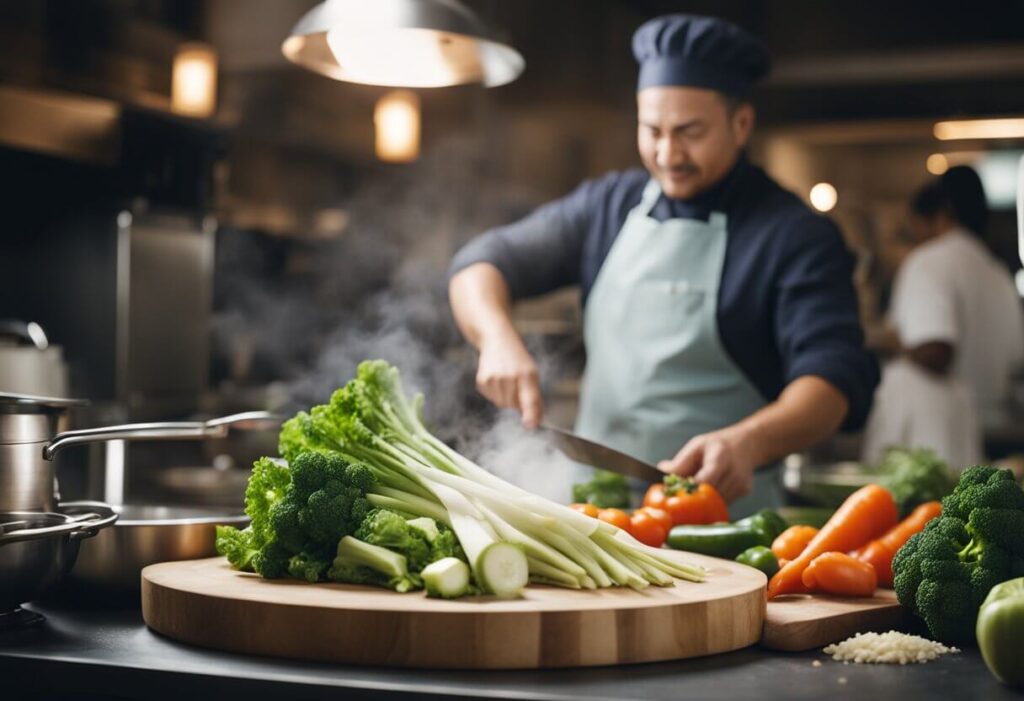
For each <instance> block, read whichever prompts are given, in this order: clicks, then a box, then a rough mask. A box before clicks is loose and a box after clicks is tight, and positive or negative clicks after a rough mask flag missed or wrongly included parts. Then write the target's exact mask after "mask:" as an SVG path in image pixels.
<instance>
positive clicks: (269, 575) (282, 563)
mask: <svg viewBox="0 0 1024 701" xmlns="http://www.w3.org/2000/svg"><path fill="white" fill-rule="evenodd" d="M291 555H292V553H291V552H289V550H288V549H287V548H285V547H284V546H283V545H281V543H279V542H278V541H276V540H272V541H270V542H269V543H267V544H266V545H264V546H263V547H262V548H260V551H259V552H258V553H256V554H255V555H254V556H253V558H252V569H253V571H254V572H255V573H256V574H258V575H259V576H261V577H263V578H265V579H277V578H278V577H283V576H285V575H286V574H287V573H288V558H290V557H291Z"/></svg>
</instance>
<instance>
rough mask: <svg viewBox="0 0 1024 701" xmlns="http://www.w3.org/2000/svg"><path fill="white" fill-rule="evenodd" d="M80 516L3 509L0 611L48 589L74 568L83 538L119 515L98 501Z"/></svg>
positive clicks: (92, 534) (0, 531) (30, 598)
mask: <svg viewBox="0 0 1024 701" xmlns="http://www.w3.org/2000/svg"><path fill="white" fill-rule="evenodd" d="M82 517H83V518H80V519H76V518H75V517H73V516H70V515H66V514H60V513H37V512H26V511H20V512H19V511H13V512H0V524H5V525H3V526H0V573H2V576H0V612H3V611H8V610H11V609H13V608H15V607H16V606H18V604H21V603H24V602H26V601H31V600H33V599H36V598H38V597H39V596H40V595H42V594H44V593H45V592H46V591H47V590H48V589H50V588H51V587H52V586H53V585H54V584H56V583H57V582H58V581H59V580H60V579H62V578H63V577H64V576H66V575H67V573H68V572H69V571H70V570H71V568H72V566H73V565H74V564H75V558H76V556H77V555H78V551H79V543H80V541H81V540H82V539H84V538H89V537H92V536H94V535H95V534H96V533H97V532H99V531H100V529H102V528H104V527H106V526H109V525H110V524H111V523H113V522H114V521H116V520H117V514H114V513H113V512H112V511H111V510H110V509H109V508H108V507H107V506H106V505H105V504H98V503H96V504H92V505H91V507H90V509H89V511H88V512H87V513H86V514H82ZM12 526H13V528H11V527H12Z"/></svg>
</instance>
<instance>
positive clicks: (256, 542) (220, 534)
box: [216, 458, 292, 577]
mask: <svg viewBox="0 0 1024 701" xmlns="http://www.w3.org/2000/svg"><path fill="white" fill-rule="evenodd" d="M291 479H292V477H291V472H290V471H289V470H288V468H287V467H284V466H282V465H279V464H278V463H276V462H274V461H273V460H271V459H270V458H260V459H259V460H257V461H256V462H255V463H254V464H253V466H252V474H251V475H249V484H248V485H247V486H246V489H245V513H246V514H247V515H248V516H249V525H248V526H247V527H246V528H245V529H243V530H238V529H237V528H234V527H232V526H218V527H217V539H216V548H217V552H218V553H220V554H221V555H224V556H226V557H227V558H228V562H230V563H231V565H232V566H233V567H236V568H238V569H240V570H245V571H249V572H257V573H259V574H261V575H263V576H270V577H276V576H281V573H283V572H284V570H285V567H286V565H287V562H286V561H287V557H288V554H287V553H285V552H283V551H282V549H281V548H280V547H279V546H276V545H275V546H274V547H271V544H273V543H274V542H275V534H274V527H273V525H272V523H271V512H272V511H273V509H274V508H275V507H276V506H277V505H278V504H279V503H281V502H282V501H283V500H284V498H285V494H286V493H287V491H288V487H289V485H290V484H291ZM265 573H266V574H265Z"/></svg>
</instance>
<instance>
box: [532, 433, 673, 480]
mask: <svg viewBox="0 0 1024 701" xmlns="http://www.w3.org/2000/svg"><path fill="white" fill-rule="evenodd" d="M539 430H540V431H542V432H544V433H545V434H546V436H547V438H548V440H549V441H550V442H551V444H552V445H554V446H555V447H556V448H558V449H559V450H560V451H561V452H562V453H564V454H565V455H566V457H568V458H570V459H571V460H575V461H576V462H579V463H583V464H584V465H589V466H591V467H596V468H597V469H599V470H609V471H611V472H617V473H619V474H620V475H625V476H627V477H636V478H637V479H642V480H645V481H647V482H660V481H661V478H662V477H664V476H665V473H664V472H662V471H661V470H659V469H658V468H656V467H655V466H654V465H651V464H649V463H646V462H644V461H643V460H638V459H637V458H634V457H633V456H632V455H626V454H625V453H621V452H619V451H618V450H615V449H614V448H609V447H608V446H606V445H602V444H600V443H595V442H594V441H591V440H587V439H586V438H582V437H580V436H577V435H576V434H575V433H571V432H570V431H566V430H564V429H561V428H555V427H554V426H549V425H547V424H543V425H541V426H540V429H539Z"/></svg>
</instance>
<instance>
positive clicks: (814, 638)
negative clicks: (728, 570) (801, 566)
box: [761, 589, 903, 651]
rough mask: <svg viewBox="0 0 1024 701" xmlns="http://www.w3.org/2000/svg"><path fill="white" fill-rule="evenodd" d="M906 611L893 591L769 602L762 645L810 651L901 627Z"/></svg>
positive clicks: (803, 596) (789, 597)
mask: <svg viewBox="0 0 1024 701" xmlns="http://www.w3.org/2000/svg"><path fill="white" fill-rule="evenodd" d="M902 620H903V609H902V607H901V606H900V604H899V602H898V601H897V600H896V594H895V593H894V592H893V591H892V590H891V589H879V590H878V592H877V593H876V594H875V595H874V596H873V597H872V598H870V599H867V598H843V597H837V596H821V595H818V594H815V595H814V596H810V595H807V594H794V595H791V596H780V597H779V598H777V599H773V600H771V601H769V602H768V610H767V613H766V615H765V621H764V636H763V637H762V639H761V644H762V645H764V646H765V647H769V648H771V649H773V650H788V651H796V650H810V649H812V648H816V647H824V646H825V645H828V644H830V643H834V642H838V641H840V640H845V639H846V638H848V637H850V636H851V635H853V634H855V633H863V632H866V631H883V632H884V631H887V630H890V629H893V628H898V627H899V626H900V623H901V622H902Z"/></svg>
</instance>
